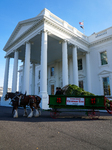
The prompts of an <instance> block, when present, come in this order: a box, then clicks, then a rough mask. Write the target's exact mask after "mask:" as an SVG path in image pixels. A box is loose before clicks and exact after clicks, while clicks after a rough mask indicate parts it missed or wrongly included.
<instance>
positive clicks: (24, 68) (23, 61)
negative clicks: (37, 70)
mask: <svg viewBox="0 0 112 150" xmlns="http://www.w3.org/2000/svg"><path fill="white" fill-rule="evenodd" d="M24 72H25V61H23V73H22V74H23V79H22V83H21V85H22V93H24Z"/></svg>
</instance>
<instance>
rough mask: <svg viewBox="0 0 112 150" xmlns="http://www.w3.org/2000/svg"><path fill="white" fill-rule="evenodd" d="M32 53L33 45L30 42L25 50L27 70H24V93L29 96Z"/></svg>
mask: <svg viewBox="0 0 112 150" xmlns="http://www.w3.org/2000/svg"><path fill="white" fill-rule="evenodd" d="M30 51H31V44H30V43H29V42H27V43H26V50H25V68H24V93H25V92H27V95H28V94H29V82H30V81H29V78H30Z"/></svg>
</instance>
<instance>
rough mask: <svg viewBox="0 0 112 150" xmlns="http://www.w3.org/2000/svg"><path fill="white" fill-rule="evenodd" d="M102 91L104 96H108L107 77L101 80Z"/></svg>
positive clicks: (108, 82)
mask: <svg viewBox="0 0 112 150" xmlns="http://www.w3.org/2000/svg"><path fill="white" fill-rule="evenodd" d="M103 91H104V95H110V81H109V77H106V78H103Z"/></svg>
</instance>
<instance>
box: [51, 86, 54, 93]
mask: <svg viewBox="0 0 112 150" xmlns="http://www.w3.org/2000/svg"><path fill="white" fill-rule="evenodd" d="M51 95H54V85H51Z"/></svg>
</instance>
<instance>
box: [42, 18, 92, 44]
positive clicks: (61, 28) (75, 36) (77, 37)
mask: <svg viewBox="0 0 112 150" xmlns="http://www.w3.org/2000/svg"><path fill="white" fill-rule="evenodd" d="M44 18H45V23H47V24H49V25H51V26H53V27H54V28H56V29H57V30H59V31H61V32H63V33H66V34H68V35H70V36H71V38H72V39H75V40H78V41H80V42H81V43H83V44H84V45H86V46H89V42H88V41H86V40H84V39H83V38H81V37H80V36H78V35H77V34H75V33H74V32H72V31H71V30H69V29H67V28H65V27H64V26H62V25H61V24H60V23H58V22H56V21H55V20H53V19H51V18H48V17H46V16H44Z"/></svg>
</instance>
